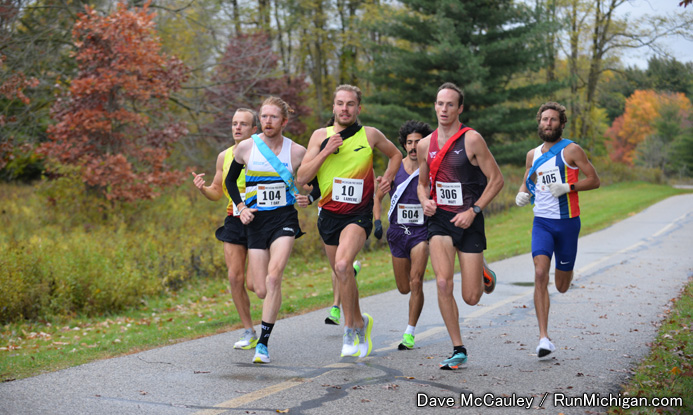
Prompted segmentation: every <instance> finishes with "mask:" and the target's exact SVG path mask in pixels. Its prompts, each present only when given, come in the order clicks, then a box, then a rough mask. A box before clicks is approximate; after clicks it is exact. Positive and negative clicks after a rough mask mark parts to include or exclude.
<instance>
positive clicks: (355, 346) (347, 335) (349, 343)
mask: <svg viewBox="0 0 693 415" xmlns="http://www.w3.org/2000/svg"><path fill="white" fill-rule="evenodd" d="M358 354H359V336H358V334H356V331H354V329H352V328H350V327H346V328H345V329H344V344H342V357H344V356H358Z"/></svg>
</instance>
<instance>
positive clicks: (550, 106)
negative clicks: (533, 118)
mask: <svg viewBox="0 0 693 415" xmlns="http://www.w3.org/2000/svg"><path fill="white" fill-rule="evenodd" d="M546 110H554V111H556V112H558V117H559V121H560V122H561V125H565V124H566V123H567V122H568V116H567V115H565V107H564V106H563V105H561V104H559V103H558V102H553V101H549V102H547V103H545V104H544V105H542V106H541V107H539V111H538V112H537V123H538V122H540V121H541V113H543V112H544V111H546Z"/></svg>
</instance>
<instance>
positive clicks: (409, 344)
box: [397, 333, 414, 350]
mask: <svg viewBox="0 0 693 415" xmlns="http://www.w3.org/2000/svg"><path fill="white" fill-rule="evenodd" d="M397 348H398V349H399V350H411V349H413V348H414V335H413V334H409V333H404V335H403V336H402V343H400V344H399V346H397Z"/></svg>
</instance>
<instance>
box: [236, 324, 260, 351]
mask: <svg viewBox="0 0 693 415" xmlns="http://www.w3.org/2000/svg"><path fill="white" fill-rule="evenodd" d="M255 346H257V335H256V334H255V332H254V331H252V330H248V329H246V331H244V332H243V336H241V339H240V340H238V341H237V342H236V343H234V344H233V348H234V349H243V350H250V349H252V348H254V347H255Z"/></svg>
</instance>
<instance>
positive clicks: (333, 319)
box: [325, 305, 341, 326]
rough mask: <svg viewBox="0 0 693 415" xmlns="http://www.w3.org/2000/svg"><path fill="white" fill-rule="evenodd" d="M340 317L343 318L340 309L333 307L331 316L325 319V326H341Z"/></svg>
mask: <svg viewBox="0 0 693 415" xmlns="http://www.w3.org/2000/svg"><path fill="white" fill-rule="evenodd" d="M339 317H341V315H340V312H339V307H337V306H336V305H333V306H332V308H330V315H329V316H327V317H325V324H331V325H333V326H339Z"/></svg>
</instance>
